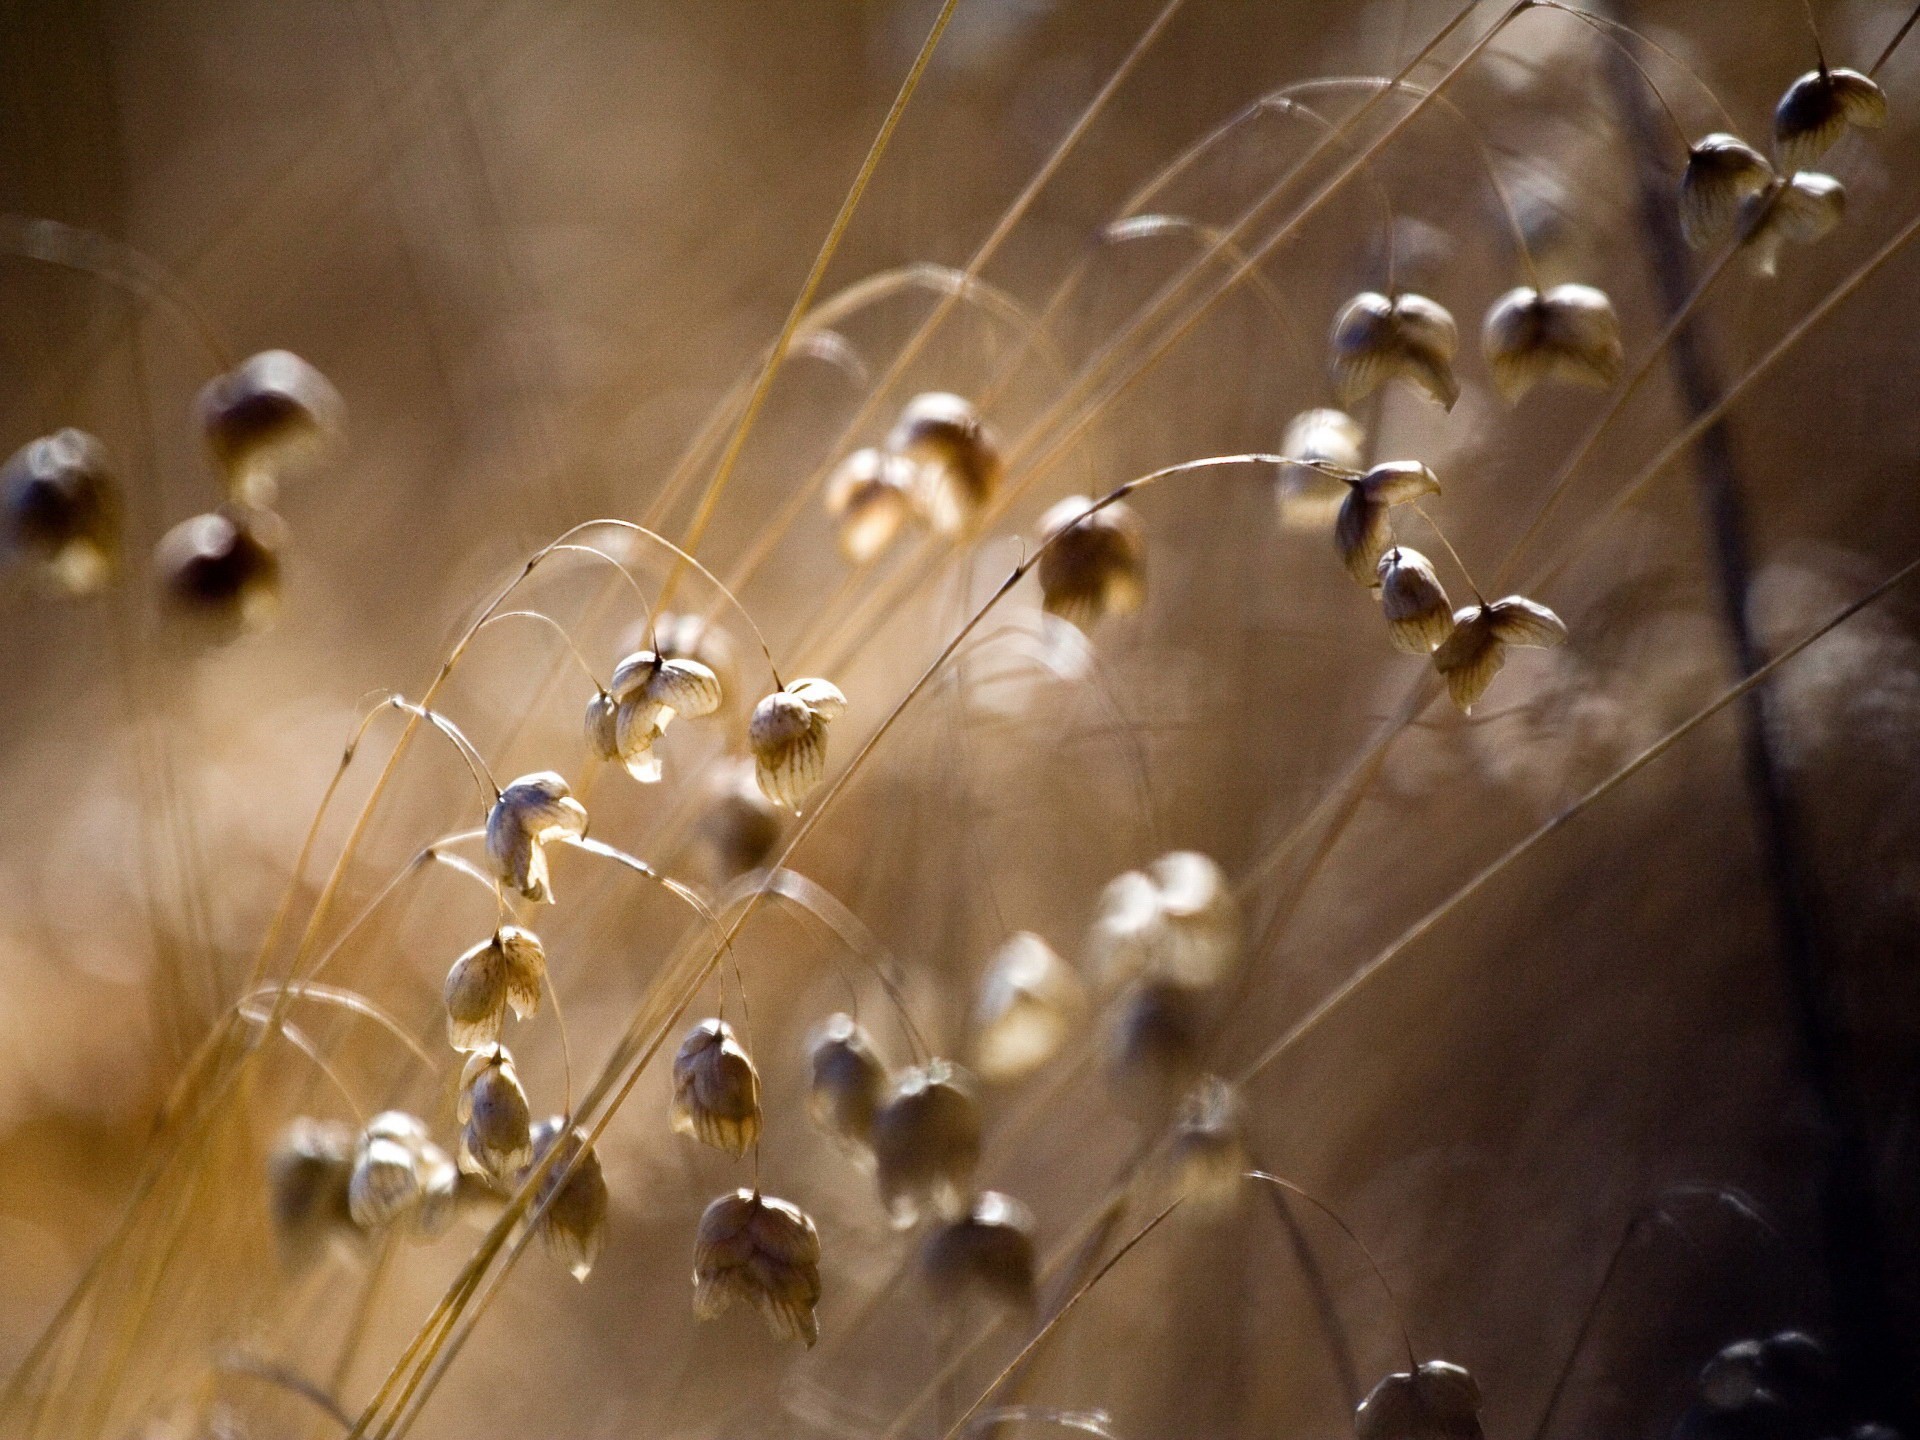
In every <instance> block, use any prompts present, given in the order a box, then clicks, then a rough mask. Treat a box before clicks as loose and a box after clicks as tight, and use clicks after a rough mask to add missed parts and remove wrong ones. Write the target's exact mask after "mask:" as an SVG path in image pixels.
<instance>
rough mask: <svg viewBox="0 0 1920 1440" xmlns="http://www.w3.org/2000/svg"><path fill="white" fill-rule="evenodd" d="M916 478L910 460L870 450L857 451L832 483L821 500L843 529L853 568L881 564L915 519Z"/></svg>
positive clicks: (842, 550) (841, 465)
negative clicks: (907, 526) (878, 560)
mask: <svg viewBox="0 0 1920 1440" xmlns="http://www.w3.org/2000/svg"><path fill="white" fill-rule="evenodd" d="M917 473H918V470H917V467H916V466H915V464H914V462H913V461H912V460H910V459H908V458H907V457H906V456H905V455H892V454H889V453H887V452H886V451H884V450H876V449H873V448H871V447H869V448H867V449H865V450H856V451H854V452H853V453H852V454H851V455H849V456H847V458H846V459H844V460H842V461H841V462H840V463H839V465H837V466H836V467H835V468H834V471H833V473H832V474H831V475H830V476H828V477H827V486H826V490H825V492H824V494H823V496H822V499H823V500H824V502H825V504H826V507H827V514H828V515H829V516H830V517H832V519H833V521H834V523H835V525H836V526H838V528H839V536H840V553H841V554H842V555H843V556H845V557H846V559H847V561H848V562H849V563H850V564H854V565H867V564H870V563H872V562H873V561H875V560H877V559H879V558H880V556H881V555H882V554H883V553H884V552H885V551H886V549H887V547H888V546H890V545H892V544H893V542H894V540H895V538H896V537H898V535H899V534H900V531H901V529H902V528H903V527H904V526H905V525H906V524H907V522H908V521H909V520H911V519H913V517H914V515H915V500H914V482H915V477H916V475H917Z"/></svg>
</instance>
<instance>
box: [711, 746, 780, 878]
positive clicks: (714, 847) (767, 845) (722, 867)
mask: <svg viewBox="0 0 1920 1440" xmlns="http://www.w3.org/2000/svg"><path fill="white" fill-rule="evenodd" d="M782 819H783V816H782V813H781V810H780V807H779V806H778V805H775V804H774V803H773V801H771V800H769V799H768V798H767V796H766V793H765V792H764V791H762V790H761V788H760V784H759V782H758V781H757V780H756V779H754V767H753V764H752V762H750V761H745V760H742V761H739V762H733V761H729V762H726V763H724V764H721V765H719V766H716V767H715V769H714V773H713V777H712V780H711V782H710V798H709V799H708V801H707V807H706V809H705V810H703V811H702V812H701V814H700V835H701V838H702V839H703V840H704V841H705V843H706V846H707V850H708V852H709V853H710V855H711V856H712V861H713V865H714V868H715V869H716V870H717V871H718V873H719V879H720V880H721V881H722V882H726V881H732V880H735V879H738V878H739V877H740V876H742V875H744V874H746V873H747V872H748V871H750V870H758V869H759V868H760V867H761V866H762V865H764V864H766V862H767V860H768V859H769V858H770V857H771V856H772V855H773V851H774V847H775V846H776V845H778V844H779V843H780V831H781V828H782Z"/></svg>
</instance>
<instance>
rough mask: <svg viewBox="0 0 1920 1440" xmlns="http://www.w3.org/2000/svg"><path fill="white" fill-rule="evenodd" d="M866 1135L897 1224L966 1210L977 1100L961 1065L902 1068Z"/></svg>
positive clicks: (975, 1155)
mask: <svg viewBox="0 0 1920 1440" xmlns="http://www.w3.org/2000/svg"><path fill="white" fill-rule="evenodd" d="M871 1135H872V1143H873V1158H874V1164H875V1173H876V1177H877V1178H878V1180H879V1182H880V1199H881V1203H883V1204H884V1205H885V1206H886V1207H887V1214H888V1215H889V1216H890V1217H891V1219H892V1221H893V1223H894V1226H895V1227H896V1228H897V1229H902V1230H904V1229H906V1228H908V1227H909V1226H911V1225H913V1224H914V1223H915V1222H916V1221H918V1220H919V1219H920V1217H921V1216H922V1215H924V1214H933V1215H940V1216H946V1217H952V1216H956V1215H960V1214H963V1213H965V1210H966V1204H967V1197H968V1196H969V1195H971V1194H972V1193H973V1169H974V1166H976V1165H977V1164H979V1163H980V1102H979V1100H978V1099H977V1098H976V1097H975V1095H974V1088H973V1080H972V1078H971V1077H970V1076H969V1075H968V1074H967V1073H966V1072H965V1071H964V1070H962V1069H961V1068H960V1067H959V1066H957V1065H954V1064H952V1063H950V1062H949V1061H946V1060H931V1061H929V1062H928V1063H927V1064H925V1065H923V1066H918V1067H915V1068H913V1069H908V1070H902V1071H901V1072H900V1073H899V1074H898V1075H896V1076H894V1078H893V1083H892V1084H891V1085H890V1086H889V1087H888V1089H887V1094H886V1098H885V1099H884V1100H882V1101H881V1103H880V1108H879V1109H878V1110H876V1111H875V1112H874V1116H873V1127H872V1131H871Z"/></svg>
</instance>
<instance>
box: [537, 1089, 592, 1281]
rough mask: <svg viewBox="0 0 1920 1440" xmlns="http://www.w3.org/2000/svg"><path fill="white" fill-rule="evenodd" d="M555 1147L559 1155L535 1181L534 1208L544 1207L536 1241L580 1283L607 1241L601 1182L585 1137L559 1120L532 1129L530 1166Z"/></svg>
mask: <svg viewBox="0 0 1920 1440" xmlns="http://www.w3.org/2000/svg"><path fill="white" fill-rule="evenodd" d="M556 1144H558V1145H560V1146H561V1153H560V1155H559V1156H558V1157H557V1158H556V1159H555V1160H554V1162H553V1164H552V1166H551V1167H550V1168H549V1169H548V1171H547V1173H546V1174H545V1175H543V1176H542V1177H541V1179H540V1188H539V1191H538V1192H537V1193H536V1195H535V1197H534V1204H535V1205H536V1206H545V1211H544V1213H543V1214H541V1216H540V1237H541V1239H542V1240H544V1241H545V1242H546V1246H547V1249H548V1250H549V1251H550V1252H551V1253H552V1254H553V1255H554V1256H555V1257H556V1258H557V1259H558V1260H559V1261H560V1263H561V1264H563V1265H565V1266H566V1267H567V1271H568V1273H569V1274H571V1275H572V1276H573V1278H574V1279H576V1280H579V1281H582V1282H584V1281H585V1280H586V1278H587V1276H588V1275H589V1274H590V1273H591V1272H592V1270H593V1266H594V1262H595V1261H597V1260H598V1259H599V1258H600V1251H601V1250H602V1248H604V1246H605V1245H606V1241H607V1181H606V1176H605V1175H604V1174H602V1173H601V1169H600V1157H599V1155H598V1154H596V1153H595V1152H594V1149H593V1147H592V1146H591V1145H589V1144H588V1143H587V1137H586V1132H585V1131H583V1130H581V1129H580V1128H579V1127H578V1126H574V1127H572V1128H569V1127H568V1125H567V1123H566V1120H565V1119H564V1118H563V1117H562V1116H559V1115H554V1116H551V1117H549V1118H548V1119H546V1120H543V1121H541V1122H540V1124H538V1125H537V1126H535V1127H534V1131H533V1160H532V1163H533V1164H535V1165H537V1164H539V1163H540V1162H541V1161H542V1160H544V1159H545V1158H546V1157H547V1153H548V1152H549V1151H550V1150H552V1148H553V1147H554V1146H555V1145H556ZM583 1152H584V1153H583ZM569 1167H571V1172H572V1173H570V1174H569V1173H567V1172H568V1168H569ZM563 1177H564V1178H563Z"/></svg>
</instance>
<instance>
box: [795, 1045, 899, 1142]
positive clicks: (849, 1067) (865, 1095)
mask: <svg viewBox="0 0 1920 1440" xmlns="http://www.w3.org/2000/svg"><path fill="white" fill-rule="evenodd" d="M807 1062H808V1065H809V1067H810V1069H811V1072H812V1077H813V1078H812V1081H811V1084H810V1086H809V1088H808V1091H807V1110H808V1113H809V1114H811V1115H812V1116H813V1123H814V1124H816V1125H818V1126H819V1127H820V1128H821V1129H822V1130H824V1131H826V1132H827V1133H828V1134H829V1135H831V1136H833V1137H834V1138H835V1139H836V1140H839V1141H841V1142H842V1143H843V1144H846V1145H848V1146H851V1147H854V1148H855V1149H857V1150H859V1151H861V1152H863V1153H865V1152H867V1150H868V1147H869V1146H870V1145H871V1144H872V1141H873V1117H874V1114H875V1113H876V1112H877V1111H878V1110H879V1108H880V1104H881V1101H882V1100H883V1099H884V1097H885V1095H886V1090H887V1071H886V1067H885V1066H884V1065H882V1064H881V1063H880V1056H879V1054H878V1053H877V1052H876V1051H875V1050H874V1048H873V1037H872V1036H870V1035H868V1034H867V1032H866V1030H865V1028H863V1027H862V1026H861V1024H860V1022H859V1021H857V1020H855V1019H854V1018H853V1017H852V1016H851V1015H845V1014H835V1015H829V1016H828V1017H827V1018H826V1019H825V1020H822V1021H821V1022H820V1023H819V1024H818V1025H816V1026H815V1027H814V1028H813V1032H812V1033H811V1034H810V1035H809V1036H808V1037H807Z"/></svg>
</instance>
